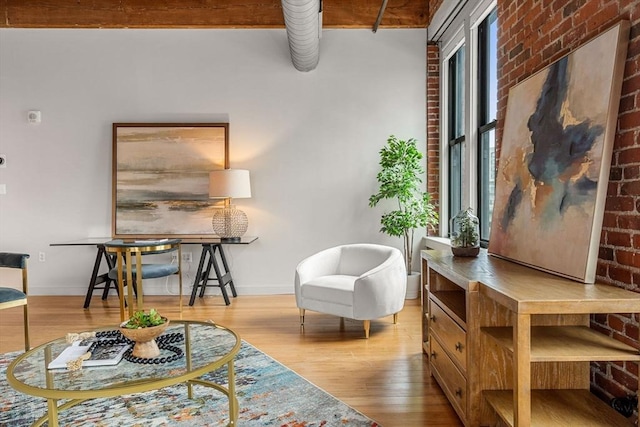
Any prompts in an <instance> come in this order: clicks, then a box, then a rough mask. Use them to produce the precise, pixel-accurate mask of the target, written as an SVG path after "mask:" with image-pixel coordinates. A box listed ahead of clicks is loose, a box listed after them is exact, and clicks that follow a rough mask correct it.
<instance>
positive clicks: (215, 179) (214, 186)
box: [209, 169, 251, 199]
mask: <svg viewBox="0 0 640 427" xmlns="http://www.w3.org/2000/svg"><path fill="white" fill-rule="evenodd" d="M229 197H230V198H233V199H246V198H249V197H251V181H250V179H249V171H248V170H245V169H222V170H216V171H211V172H209V198H210V199H226V198H229Z"/></svg>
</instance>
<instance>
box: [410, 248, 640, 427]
mask: <svg viewBox="0 0 640 427" xmlns="http://www.w3.org/2000/svg"><path fill="white" fill-rule="evenodd" d="M421 256H422V272H423V281H424V283H423V297H422V303H423V322H424V324H423V349H424V352H425V353H426V354H427V355H428V356H429V366H430V368H431V373H432V375H433V376H434V377H435V378H436V380H437V381H438V383H439V384H440V385H441V387H442V389H443V391H444V393H445V395H446V396H447V398H448V399H449V401H450V402H451V405H452V406H453V408H454V409H455V410H456V412H457V414H458V416H459V417H460V419H461V420H462V422H463V423H464V424H465V425H466V426H473V427H475V426H486V425H490V426H503V425H507V426H517V427H529V426H568V425H571V426H573V425H576V426H577V425H603V426H625V425H628V426H631V425H632V423H631V422H630V421H629V420H628V419H626V418H625V417H623V416H622V415H621V414H619V413H618V412H616V411H615V410H614V409H612V408H611V407H610V406H609V405H608V404H607V403H605V402H603V401H602V400H600V399H599V398H598V397H597V396H595V395H594V394H592V393H591V392H590V391H589V388H590V363H591V362H594V361H598V362H607V361H616V362H618V361H624V362H631V363H634V362H635V363H639V364H640V351H639V350H638V349H637V348H634V347H633V346H630V345H628V344H626V343H623V342H621V341H619V340H616V339H613V338H611V337H608V336H606V335H604V334H602V333H600V332H598V331H596V330H593V329H590V328H589V325H590V315H591V314H594V313H601V314H603V313H640V293H636V292H631V291H628V290H624V289H622V288H618V287H616V286H609V285H603V284H582V283H577V282H574V281H571V280H568V279H565V278H562V277H558V276H554V275H552V274H549V273H545V272H542V271H538V270H535V269H532V268H529V267H526V266H523V265H520V264H516V263H513V262H510V261H507V260H504V259H500V258H497V257H494V256H490V255H488V254H487V252H486V251H484V250H483V251H481V254H480V255H479V256H478V257H477V258H460V257H454V256H453V255H452V254H451V253H450V252H449V251H422V253H421ZM632 338H636V339H638V338H640V337H632ZM639 388H640V387H639Z"/></svg>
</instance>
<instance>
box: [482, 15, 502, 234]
mask: <svg viewBox="0 0 640 427" xmlns="http://www.w3.org/2000/svg"><path fill="white" fill-rule="evenodd" d="M496 18H497V13H496V10H495V9H494V10H493V11H492V12H491V13H490V14H489V16H487V17H486V18H485V19H484V20H483V21H482V23H481V24H480V25H479V26H478V82H479V84H478V151H477V153H478V195H477V201H478V218H479V219H480V240H481V241H482V243H483V244H484V246H486V244H487V243H488V242H489V234H490V231H491V217H492V214H493V201H494V199H495V183H496V131H495V130H496V110H497V104H498V76H497V68H498V64H497V62H498V57H497V42H498V21H497V19H496Z"/></svg>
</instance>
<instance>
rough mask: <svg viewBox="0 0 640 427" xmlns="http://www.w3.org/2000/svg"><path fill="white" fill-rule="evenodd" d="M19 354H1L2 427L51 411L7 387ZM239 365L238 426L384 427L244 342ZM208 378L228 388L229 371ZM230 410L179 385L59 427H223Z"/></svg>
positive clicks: (93, 408)
mask: <svg viewBox="0 0 640 427" xmlns="http://www.w3.org/2000/svg"><path fill="white" fill-rule="evenodd" d="M19 354H20V353H19V352H13V353H7V354H0V426H7V427H19V426H28V425H31V423H33V422H34V421H35V420H36V419H38V418H39V417H41V416H42V415H44V414H45V412H46V400H44V399H41V398H36V397H32V396H27V395H23V394H21V393H18V392H17V391H15V390H14V389H13V388H11V387H10V386H9V384H8V383H7V379H6V378H7V377H6V370H7V366H8V365H9V363H11V361H12V360H13V359H14V358H15V357H16V356H18V355H19ZM235 366H236V392H237V396H238V402H239V406H240V415H239V419H238V425H239V426H247V427H251V426H256V427H257V426H278V427H316V426H322V427H330V426H341V427H344V426H349V427H352V426H353V427H360V426H362V427H365V426H367V427H379V424H377V423H376V422H375V421H373V420H371V419H369V418H367V417H366V416H364V415H363V414H361V413H360V412H358V411H356V410H355V409H353V408H351V407H350V406H347V405H346V404H344V403H343V402H341V401H339V400H338V399H336V398H335V397H333V396H331V395H330V394H328V393H326V392H325V391H323V390H321V389H319V388H318V387H316V386H315V385H313V384H311V383H310V382H309V381H307V380H305V379H304V378H302V377H301V376H299V375H298V374H296V373H295V372H293V371H292V370H291V369H289V368H287V367H286V366H284V365H282V364H280V363H279V362H277V361H276V360H274V359H272V358H271V357H269V356H267V355H266V354H264V353H262V352H261V351H260V350H258V349H256V348H255V347H253V346H252V345H250V344H248V343H246V342H244V341H243V342H242V347H241V348H240V352H239V353H238V355H237V357H236V362H235ZM204 378H206V379H209V380H211V381H215V382H217V383H220V384H225V385H226V379H227V373H226V368H224V369H220V370H218V371H216V372H214V373H210V374H207V375H205V376H204ZM58 403H60V402H58ZM228 405H229V404H228V400H227V398H226V396H224V395H223V394H222V393H219V392H217V391H213V392H212V391H211V389H208V388H205V387H201V386H194V399H193V400H190V399H188V398H187V387H186V386H184V385H176V386H171V387H166V388H164V389H161V390H158V391H155V392H149V393H139V394H131V395H126V396H122V397H119V398H109V399H93V400H88V401H86V402H84V403H83V404H80V405H77V406H74V407H73V408H71V409H68V410H65V411H62V412H60V414H59V422H60V426H95V427H116V426H118V427H119V426H136V427H160V426H179V427H182V426H223V425H227V423H228V422H229V418H228V410H229V406H228Z"/></svg>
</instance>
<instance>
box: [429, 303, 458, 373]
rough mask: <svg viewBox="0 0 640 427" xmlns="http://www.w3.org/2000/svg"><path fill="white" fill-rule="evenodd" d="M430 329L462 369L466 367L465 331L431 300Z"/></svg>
mask: <svg viewBox="0 0 640 427" xmlns="http://www.w3.org/2000/svg"><path fill="white" fill-rule="evenodd" d="M429 306H430V313H431V322H429V325H430V328H431V331H432V333H433V334H434V335H436V336H437V337H438V339H439V340H440V342H441V343H442V346H443V347H444V349H445V350H446V351H447V353H449V354H450V355H451V357H453V358H454V359H455V361H456V363H458V366H460V368H461V369H462V370H463V371H466V369H467V333H466V332H465V330H464V329H462V328H461V327H460V326H458V324H457V323H456V322H454V321H453V319H451V317H449V315H447V313H445V312H444V310H443V309H442V308H440V306H439V305H438V304H437V303H435V302H434V301H433V300H431V301H429Z"/></svg>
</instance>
